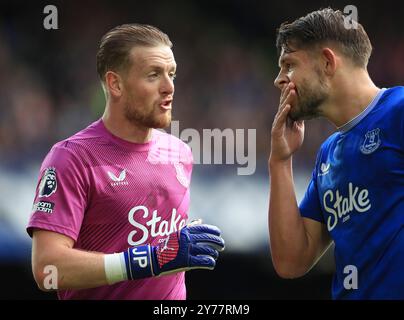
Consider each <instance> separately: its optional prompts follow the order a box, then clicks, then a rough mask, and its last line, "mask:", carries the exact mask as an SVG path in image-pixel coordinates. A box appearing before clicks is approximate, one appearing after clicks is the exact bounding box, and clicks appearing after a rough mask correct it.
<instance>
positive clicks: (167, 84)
mask: <svg viewBox="0 0 404 320" xmlns="http://www.w3.org/2000/svg"><path fill="white" fill-rule="evenodd" d="M160 90H161V92H162V93H164V94H173V93H174V81H173V79H172V78H171V77H170V76H166V77H164V80H163V82H162V83H161V87H160Z"/></svg>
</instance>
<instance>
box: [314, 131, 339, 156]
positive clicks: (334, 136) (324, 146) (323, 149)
mask: <svg viewBox="0 0 404 320" xmlns="http://www.w3.org/2000/svg"><path fill="white" fill-rule="evenodd" d="M340 134H341V133H340V132H338V131H337V132H334V133H333V134H332V135H330V136H329V137H328V138H327V139H326V140H325V141H324V142H323V143H322V144H321V146H320V150H319V152H320V153H321V152H327V151H328V150H329V149H330V148H331V147H332V145H333V144H334V142H335V141H336V140H337V138H338V136H339V135H340Z"/></svg>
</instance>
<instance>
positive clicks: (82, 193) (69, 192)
mask: <svg viewBox="0 0 404 320" xmlns="http://www.w3.org/2000/svg"><path fill="white" fill-rule="evenodd" d="M87 191H88V179H87V176H86V172H85V167H84V166H83V165H82V164H81V163H80V161H79V159H78V158H77V157H76V155H75V154H73V153H72V151H71V150H69V149H67V148H65V147H63V146H54V147H53V148H52V149H51V151H50V152H49V153H48V155H47V157H46V158H45V160H44V161H43V163H42V166H41V169H40V177H39V179H38V184H37V188H36V194H35V199H34V204H33V208H32V212H31V216H30V219H29V222H28V226H27V232H28V234H29V235H30V236H31V237H32V231H33V229H34V228H38V229H43V230H48V231H54V232H57V233H61V234H63V235H66V236H68V237H70V238H72V239H73V240H74V241H77V237H78V234H79V231H80V228H81V224H82V221H83V217H84V212H85V209H86V206H87V198H88V192H87Z"/></svg>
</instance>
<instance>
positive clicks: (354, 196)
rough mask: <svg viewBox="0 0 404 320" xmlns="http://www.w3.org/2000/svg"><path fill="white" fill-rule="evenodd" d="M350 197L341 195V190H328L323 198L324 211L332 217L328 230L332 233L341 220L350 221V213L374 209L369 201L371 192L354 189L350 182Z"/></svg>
mask: <svg viewBox="0 0 404 320" xmlns="http://www.w3.org/2000/svg"><path fill="white" fill-rule="evenodd" d="M348 189H349V191H348V192H349V194H348V197H344V196H342V195H341V194H340V192H339V190H336V191H335V194H334V191H333V190H327V191H326V192H325V193H324V196H323V205H324V210H325V211H326V212H328V213H330V215H329V216H328V219H327V229H328V231H331V230H332V229H334V228H335V226H336V225H337V223H338V221H339V220H342V223H344V222H346V221H348V220H349V219H350V215H349V213H351V212H355V211H356V212H357V213H363V212H366V211H368V210H370V208H371V207H372V205H371V204H370V200H369V191H368V190H367V189H362V190H360V189H359V188H358V187H354V186H353V184H352V183H351V182H350V183H349V185H348Z"/></svg>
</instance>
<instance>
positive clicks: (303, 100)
mask: <svg viewBox="0 0 404 320" xmlns="http://www.w3.org/2000/svg"><path fill="white" fill-rule="evenodd" d="M316 73H317V74H318V75H319V78H318V85H317V86H312V85H310V84H309V81H308V80H307V79H304V80H303V81H302V83H301V85H300V86H299V92H296V93H297V98H298V103H297V105H296V106H295V107H293V108H292V109H291V111H290V113H289V117H290V118H291V119H292V120H294V121H299V120H309V119H314V118H318V117H320V116H321V115H322V111H321V106H322V105H323V104H324V103H325V102H326V101H327V99H328V90H327V86H326V85H325V83H324V81H323V80H322V78H321V76H320V74H319V73H318V71H317V70H316Z"/></svg>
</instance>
